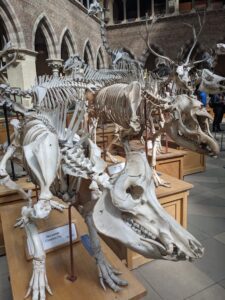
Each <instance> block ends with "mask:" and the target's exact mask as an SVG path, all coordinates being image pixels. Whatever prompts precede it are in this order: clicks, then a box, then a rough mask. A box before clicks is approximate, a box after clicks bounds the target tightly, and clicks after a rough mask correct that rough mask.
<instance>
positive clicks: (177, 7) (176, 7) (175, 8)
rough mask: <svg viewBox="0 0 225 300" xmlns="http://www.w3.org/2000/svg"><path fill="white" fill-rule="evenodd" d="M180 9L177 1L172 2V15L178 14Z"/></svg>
mask: <svg viewBox="0 0 225 300" xmlns="http://www.w3.org/2000/svg"><path fill="white" fill-rule="evenodd" d="M179 12H180V8H179V0H174V13H175V14H179Z"/></svg>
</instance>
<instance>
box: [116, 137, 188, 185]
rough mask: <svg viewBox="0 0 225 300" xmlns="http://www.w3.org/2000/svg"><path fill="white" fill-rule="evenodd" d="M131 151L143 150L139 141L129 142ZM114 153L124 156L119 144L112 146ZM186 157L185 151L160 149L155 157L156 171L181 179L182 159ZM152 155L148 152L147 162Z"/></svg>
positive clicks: (182, 175)
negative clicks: (160, 151)
mask: <svg viewBox="0 0 225 300" xmlns="http://www.w3.org/2000/svg"><path fill="white" fill-rule="evenodd" d="M130 145H131V148H132V150H141V149H143V150H145V147H144V145H143V144H141V143H140V142H139V141H136V140H134V141H131V142H130ZM114 152H117V153H118V154H119V155H121V154H122V156H124V155H125V154H124V150H123V147H122V145H121V144H116V145H115V146H114ZM185 155H186V152H185V151H182V150H176V149H174V148H167V149H166V147H162V153H160V154H157V157H156V170H157V171H159V172H162V173H165V174H167V175H170V176H173V177H175V178H177V179H183V177H184V171H183V169H184V167H183V165H184V157H185ZM151 160H152V153H151V150H149V151H148V161H149V162H151Z"/></svg>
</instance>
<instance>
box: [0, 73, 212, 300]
mask: <svg viewBox="0 0 225 300" xmlns="http://www.w3.org/2000/svg"><path fill="white" fill-rule="evenodd" d="M89 71H90V70H89ZM89 71H88V72H86V73H85V76H86V77H88V74H89V75H90V74H91V76H90V77H95V76H98V75H99V74H100V73H89ZM109 73H110V70H109ZM107 76H108V75H107ZM117 80H118V78H117ZM106 81H107V82H108V83H109V86H101V85H100V86H99V82H101V80H100V81H98V80H96V81H95V80H91V79H90V78H88V79H85V78H83V77H82V76H81V77H79V76H78V77H74V78H68V77H64V78H54V77H53V78H52V77H42V78H40V79H39V80H38V81H37V82H36V84H35V86H34V87H32V88H31V89H30V90H27V91H22V90H20V89H15V88H10V87H9V86H7V85H5V84H0V101H1V103H3V102H7V104H8V105H10V106H11V107H12V109H14V110H15V111H16V112H19V113H21V114H22V115H23V117H24V118H23V119H22V120H19V121H14V122H13V124H12V125H14V130H15V139H14V141H13V142H12V145H11V146H9V147H8V149H7V151H6V153H5V155H4V157H3V159H2V161H1V163H0V176H1V178H0V179H1V184H2V185H5V186H7V187H8V188H9V189H14V190H17V191H18V192H19V193H20V194H21V196H22V198H23V199H25V200H27V201H28V205H27V206H24V207H23V208H22V211H21V218H20V219H19V220H18V222H17V224H16V226H19V227H24V228H25V231H26V233H27V238H28V240H29V242H30V244H31V245H32V254H33V273H32V276H31V280H30V283H29V288H28V292H27V295H26V296H29V295H30V294H31V293H32V299H33V300H44V299H46V295H45V289H47V291H48V292H49V293H51V289H50V287H49V284H48V279H47V274H46V264H45V261H46V255H45V252H44V250H43V246H42V243H41V241H40V238H39V235H38V230H37V225H36V222H37V220H38V219H43V218H46V217H48V215H49V214H50V212H51V210H52V209H53V208H56V209H58V210H62V209H63V208H64V206H63V205H62V204H61V203H58V202H57V201H56V200H55V199H54V196H57V197H59V198H60V199H62V200H64V201H65V202H71V203H73V205H74V206H75V207H77V208H80V211H82V213H83V216H84V219H85V221H86V223H87V226H88V229H89V234H90V240H91V246H92V249H93V252H94V258H95V259H96V264H97V268H98V274H99V280H100V283H101V285H102V287H103V288H105V283H106V284H107V285H108V286H109V287H110V288H112V289H113V290H114V291H115V292H118V291H119V290H120V289H121V287H120V286H125V285H127V282H126V281H125V280H122V279H120V278H119V277H118V276H117V275H118V271H116V270H114V269H113V268H112V267H111V266H110V264H109V263H108V262H107V261H106V259H105V257H104V254H103V253H102V251H101V247H100V242H99V239H98V236H97V231H96V228H97V229H98V230H99V231H100V232H103V233H104V234H105V235H107V236H110V237H113V238H116V239H117V240H119V241H121V242H122V243H123V244H124V245H126V246H127V247H129V248H131V249H133V250H134V251H136V252H138V253H140V254H142V255H145V256H146V257H149V258H157V259H168V260H175V261H176V260H191V259H193V258H199V257H201V256H202V255H203V252H204V249H203V248H202V246H201V244H200V243H199V242H198V241H197V240H196V239H195V238H194V237H193V236H192V235H191V234H190V233H188V232H187V231H186V230H185V229H184V228H182V227H181V226H180V225H179V224H178V223H177V222H176V221H175V220H174V219H173V218H172V217H171V216H169V215H168V213H167V212H166V211H165V210H164V209H163V208H162V207H161V206H160V204H159V202H158V200H157V198H156V195H155V190H154V185H153V174H152V172H151V169H150V167H149V165H148V163H147V158H146V155H145V154H144V153H140V152H137V153H134V152H128V153H127V162H126V166H125V169H124V170H123V171H122V172H121V173H120V174H118V175H116V176H113V177H112V178H109V176H108V175H107V174H106V173H105V167H106V164H105V162H104V161H103V160H102V159H101V157H100V155H101V151H100V149H99V148H98V147H97V145H96V144H94V143H93V142H92V141H91V140H90V139H89V138H88V137H89V135H88V132H87V131H86V128H85V126H83V123H84V121H85V120H84V119H85V118H84V115H85V112H86V109H87V107H86V103H85V97H84V95H85V94H86V93H87V92H90V93H93V94H94V95H95V96H96V105H99V107H100V108H101V105H103V106H104V107H102V108H104V109H105V107H106V106H107V103H106V102H105V103H102V101H100V102H98V100H101V99H102V98H103V99H104V92H106V93H107V95H110V93H111V92H112V94H113V95H112V99H113V97H114V90H115V87H118V88H119V89H118V92H119V93H120V92H121V93H122V97H121V95H120V96H119V98H118V102H117V104H118V105H119V106H120V107H121V105H120V102H121V100H122V101H123V103H124V105H125V107H124V111H122V110H120V111H119V114H118V106H117V105H116V106H114V105H113V106H112V107H111V109H112V110H111V112H108V113H109V116H110V117H112V118H114V120H115V121H116V122H117V121H118V122H121V121H122V122H123V123H122V125H123V126H125V123H126V126H129V128H127V129H128V131H129V130H130V128H131V130H133V131H135V132H137V131H138V130H139V128H141V121H140V119H139V113H140V117H142V115H141V114H142V112H143V110H142V108H141V107H142V105H143V103H142V101H141V99H142V98H143V99H145V98H146V99H147V100H146V101H149V103H150V102H152V103H153V104H152V105H155V106H156V107H157V106H159V107H161V106H163V108H166V107H167V108H168V112H169V113H170V115H169V116H168V120H167V121H168V122H167V123H166V124H167V125H168V130H170V131H171V134H174V135H175V134H176V133H177V132H178V130H182V132H183V137H179V138H180V140H181V142H182V141H187V140H188V139H186V135H187V136H188V137H191V140H192V141H193V143H192V145H193V147H200V146H201V148H202V151H203V152H204V151H205V152H210V153H216V152H217V147H216V144H215V143H214V140H213V139H212V138H211V137H210V135H209V134H208V131H207V122H208V115H207V114H206V113H205V111H202V110H201V109H200V107H197V106H196V103H194V102H192V103H193V107H192V108H193V111H191V112H190V109H189V107H190V103H189V102H190V101H191V100H190V98H188V97H187V98H186V99H185V101H171V99H169V101H168V102H167V99H166V100H165V99H161V98H158V97H157V99H155V97H154V95H152V94H151V93H147V92H146V91H144V90H142V89H141V86H140V83H139V82H132V83H131V84H125V85H124V83H118V82H117V83H115V84H112V81H110V80H109V77H107V80H106ZM122 81H123V80H122ZM103 83H104V84H105V82H104V80H103ZM95 91H96V94H95ZM12 95H16V96H18V97H23V96H25V95H29V96H30V97H31V98H32V101H33V104H34V108H33V110H32V111H28V110H26V109H25V108H24V107H23V106H22V105H18V104H17V103H16V102H14V101H13V100H12V99H11V96H12ZM134 95H135V98H132V97H133V96H134ZM136 96H137V100H138V102H136ZM141 97H142V98H141ZM112 99H110V98H108V97H107V100H106V101H111V100H112ZM178 100H179V99H178ZM70 105H73V107H74V109H73V115H72V118H71V121H70V123H69V125H68V127H67V126H66V117H67V112H68V110H69V108H70ZM121 108H122V107H121ZM104 109H103V111H104ZM104 113H106V114H107V112H106V111H104ZM114 113H115V114H114ZM124 113H125V114H124ZM127 113H128V114H127ZM188 113H189V114H190V116H189V117H188V118H187V120H186V119H185V118H184V116H188ZM124 115H126V118H125V119H124V120H121V118H122V117H123V116H124ZM191 117H192V119H191ZM190 119H191V121H192V122H190ZM196 119H197V120H198V122H199V126H200V128H199V129H198V131H197V132H196V131H193V130H192V127H193V126H192V125H193V124H195V123H196ZM190 124H191V127H190V128H188V125H190ZM125 129H126V128H125ZM128 135H129V134H128ZM17 151H19V152H20V153H21V155H22V157H21V162H22V163H23V166H24V168H25V169H26V170H27V172H28V174H29V175H30V177H31V180H32V182H34V183H36V184H37V185H38V186H39V187H40V195H39V199H37V200H38V202H37V203H32V199H31V193H30V192H25V191H24V190H23V189H22V188H21V187H20V186H18V185H17V184H16V183H15V182H13V181H12V180H11V179H10V177H9V175H8V173H7V169H6V163H7V160H8V159H10V158H14V156H16V153H17ZM68 177H69V178H68ZM66 179H68V180H66ZM81 179H83V180H85V179H88V180H89V183H90V182H91V184H90V186H89V193H90V195H89V196H90V197H89V198H88V197H86V195H85V196H84V197H82V193H81V197H80V199H79V198H78V197H77V193H78V192H79V190H80V189H81V188H82V184H80V182H81ZM95 205H96V207H95V209H94V212H93V208H94V206H95ZM150 221H151V222H150ZM152 221H153V222H152ZM62 280H64V279H63V278H62ZM52 284H54V283H52Z"/></svg>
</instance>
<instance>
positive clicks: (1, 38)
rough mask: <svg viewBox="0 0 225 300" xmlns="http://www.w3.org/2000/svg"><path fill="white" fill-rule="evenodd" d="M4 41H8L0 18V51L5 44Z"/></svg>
mask: <svg viewBox="0 0 225 300" xmlns="http://www.w3.org/2000/svg"><path fill="white" fill-rule="evenodd" d="M4 39H5V40H6V41H8V40H9V39H8V33H7V29H6V26H5V23H4V21H3V20H2V18H1V16H0V49H2V48H3V47H4V43H5V41H4Z"/></svg>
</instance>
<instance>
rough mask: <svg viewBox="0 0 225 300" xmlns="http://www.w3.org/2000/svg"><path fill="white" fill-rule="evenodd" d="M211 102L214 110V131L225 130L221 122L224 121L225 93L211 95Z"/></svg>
mask: <svg viewBox="0 0 225 300" xmlns="http://www.w3.org/2000/svg"><path fill="white" fill-rule="evenodd" d="M210 103H211V105H210V106H211V107H212V108H213V112H214V120H213V132H219V131H223V130H222V129H221V127H220V124H221V123H222V120H223V114H224V110H225V97H224V94H218V95H211V99H210Z"/></svg>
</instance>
